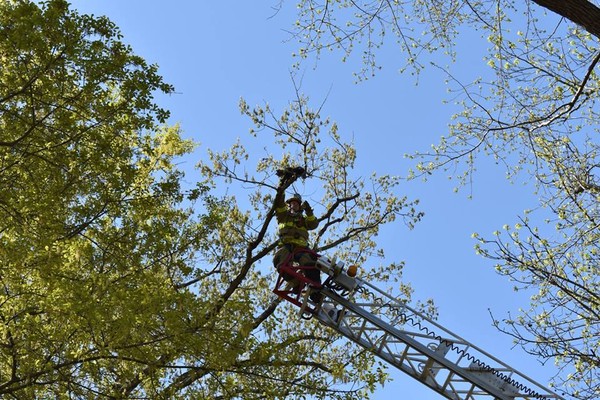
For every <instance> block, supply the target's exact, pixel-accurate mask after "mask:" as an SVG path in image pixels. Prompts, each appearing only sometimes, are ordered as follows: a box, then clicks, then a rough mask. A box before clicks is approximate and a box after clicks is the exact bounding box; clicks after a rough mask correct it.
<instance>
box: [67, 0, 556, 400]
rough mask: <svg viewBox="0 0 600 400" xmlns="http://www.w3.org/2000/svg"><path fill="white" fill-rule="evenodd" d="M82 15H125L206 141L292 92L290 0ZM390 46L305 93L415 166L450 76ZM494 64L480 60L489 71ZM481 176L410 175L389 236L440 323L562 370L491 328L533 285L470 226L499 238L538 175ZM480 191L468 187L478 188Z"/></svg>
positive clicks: (97, 9) (416, 386) (528, 365)
mask: <svg viewBox="0 0 600 400" xmlns="http://www.w3.org/2000/svg"><path fill="white" fill-rule="evenodd" d="M72 4H73V6H74V7H75V8H77V9H78V10H79V11H80V12H82V13H92V14H96V15H107V16H108V17H109V18H110V19H112V20H113V21H114V22H116V23H117V25H118V26H119V27H120V29H121V31H122V33H123V34H124V41H125V42H127V43H129V44H130V45H131V46H132V47H133V49H134V51H135V52H136V53H137V54H139V55H141V56H143V57H144V58H146V60H148V62H150V63H156V64H158V65H159V67H160V68H159V72H160V73H161V75H163V76H164V77H165V80H166V81H167V82H169V83H171V84H173V85H174V86H175V88H176V91H177V94H175V95H173V96H170V97H168V98H161V99H160V102H161V105H163V106H164V107H166V108H169V109H170V110H171V111H172V121H173V122H179V123H180V124H181V126H182V128H183V130H184V134H185V135H186V136H187V137H192V138H194V139H195V140H197V141H199V142H200V143H201V146H200V147H199V148H198V154H199V156H201V155H202V154H205V153H206V149H208V148H211V149H214V150H224V149H227V148H229V147H230V145H231V144H233V143H234V142H235V140H236V138H238V137H244V136H245V135H246V134H247V132H248V129H249V128H250V124H249V122H250V121H249V120H247V119H245V118H244V117H243V116H241V115H240V113H239V111H238V101H239V99H240V97H244V98H245V99H246V100H247V101H248V103H249V104H251V105H253V104H262V103H263V102H265V101H268V102H269V103H270V104H271V105H272V106H273V107H274V108H275V109H276V110H282V109H283V108H284V107H285V106H286V104H287V103H288V101H289V100H290V99H293V97H294V87H293V84H292V81H291V79H290V70H291V65H292V63H293V62H294V60H293V59H292V57H291V54H292V52H293V51H294V50H295V43H293V42H285V40H286V39H287V38H288V35H287V34H286V32H285V30H286V29H289V28H290V26H291V24H292V23H293V21H294V19H295V17H294V15H293V11H294V10H293V5H294V4H293V2H289V3H285V8H284V9H283V10H281V11H280V12H279V13H278V14H276V15H275V12H274V10H273V9H272V8H271V5H276V4H277V1H274V2H272V3H270V2H250V1H242V2H235V4H234V3H232V2H225V1H222V2H219V1H212V2H197V1H191V0H188V1H184V0H178V1H170V2H165V1H158V0H143V1H142V0H127V1H122V0H77V1H73V2H72ZM485 46H486V43H485V42H484V41H482V40H481V39H479V38H478V37H470V38H462V39H461V43H460V44H459V47H460V48H463V49H471V50H470V51H469V52H466V53H463V55H462V58H461V61H462V63H463V65H464V69H463V70H462V74H463V75H464V76H469V72H470V68H469V66H471V65H474V64H476V63H478V62H479V61H480V60H481V55H480V54H481V53H480V52H481V51H483V49H484V48H485ZM394 50H395V49H393V48H391V47H390V48H389V49H386V50H385V51H384V52H383V54H382V55H381V57H382V58H381V61H382V62H383V63H384V68H383V70H382V71H381V72H380V73H379V74H378V75H377V76H376V77H375V78H373V79H370V80H368V81H366V82H363V83H359V84H356V83H355V80H354V78H353V76H352V72H353V71H354V70H356V69H357V68H358V64H357V62H358V61H359V60H358V58H354V59H352V60H351V61H350V62H349V63H346V64H343V63H341V62H340V58H341V55H340V54H335V53H334V54H331V55H327V56H326V57H324V58H323V59H322V60H321V61H319V63H318V64H317V68H313V66H314V65H315V64H314V63H308V64H306V66H305V67H304V68H303V69H302V70H301V72H302V75H303V78H302V88H301V89H302V91H303V92H304V93H305V94H307V95H308V96H310V97H311V99H312V100H313V102H314V104H317V103H321V102H322V101H323V100H324V99H325V98H327V100H326V102H325V107H324V112H323V114H325V115H328V116H330V117H331V118H332V119H333V120H335V121H336V122H337V123H338V125H339V127H340V132H341V133H342V135H343V136H344V138H345V139H346V140H350V139H351V138H354V142H355V144H356V147H357V150H358V158H359V161H358V163H357V168H358V172H359V173H362V174H364V175H365V176H368V175H370V174H371V173H372V172H377V173H378V174H394V175H405V174H406V172H407V169H408V167H409V166H411V162H410V161H408V160H405V159H404V158H403V155H404V154H405V153H412V152H414V151H417V150H427V149H428V148H429V146H430V145H431V144H432V143H436V142H437V141H438V138H439V137H440V136H441V135H443V134H445V133H446V130H447V125H448V123H449V120H450V115H451V114H452V112H453V110H452V108H451V106H448V105H445V104H443V100H445V99H447V98H448V95H447V87H446V85H445V83H444V77H443V76H442V75H441V74H440V72H439V71H437V70H434V69H432V70H430V71H426V72H425V73H424V74H423V75H422V76H421V77H420V79H419V84H418V85H415V79H414V78H413V77H411V76H410V75H401V74H399V73H398V68H399V67H400V66H401V65H402V64H403V62H402V58H403V55H402V54H401V53H399V52H396V51H394ZM483 64H484V63H483V62H481V65H476V66H474V67H473V68H474V69H475V70H474V71H473V74H480V73H481V72H480V71H481V70H483V69H484V68H485V67H484V65H483ZM189 167H190V168H191V167H192V165H190V166H189ZM475 178H476V180H475V181H474V184H473V186H472V187H470V188H467V189H466V190H463V191H460V192H459V193H454V192H453V188H454V185H455V183H454V182H452V181H449V180H448V179H447V177H445V176H444V175H443V174H439V175H437V176H433V177H432V178H431V179H430V180H429V181H428V182H427V183H423V182H421V181H419V180H416V181H411V182H406V183H404V184H403V185H402V186H401V188H400V189H401V190H402V193H399V194H401V195H408V196H409V198H413V199H414V198H418V199H420V201H421V209H422V210H423V211H424V212H425V218H424V220H423V221H422V222H421V223H420V224H418V225H417V227H416V228H415V229H414V230H413V231H408V230H407V229H403V228H402V227H400V225H397V226H396V227H394V228H388V229H384V230H383V232H382V234H381V235H380V237H379V241H380V244H381V246H382V247H383V248H384V249H385V250H386V256H387V258H388V259H389V261H390V262H391V261H398V260H404V261H405V262H406V269H405V275H404V280H405V281H406V282H409V283H410V284H411V285H412V286H413V288H414V290H415V292H414V297H415V299H427V298H433V299H434V300H435V302H436V304H437V306H438V307H439V313H440V316H439V320H438V322H439V323H440V324H442V325H443V326H445V327H446V328H447V329H449V330H451V331H453V332H454V333H456V334H457V335H459V336H461V337H463V338H465V339H467V340H469V341H471V342H472V343H473V344H475V345H477V346H478V347H480V348H483V349H484V350H486V351H487V352H489V353H491V354H492V355H494V356H496V357H498V358H500V359H501V360H503V361H504V362H506V363H508V364H509V365H511V366H513V367H514V368H516V369H517V370H519V371H521V372H523V373H525V374H526V375H528V376H530V377H532V378H534V379H535V380H537V381H539V382H541V383H544V384H545V383H546V382H548V379H549V378H550V376H551V375H552V374H553V370H552V368H549V367H548V366H546V367H542V366H540V364H539V363H538V362H537V361H536V360H534V359H533V358H532V357H531V356H529V355H527V354H525V353H524V352H523V351H522V350H521V349H520V348H513V346H512V343H511V339H510V338H508V337H507V336H505V335H503V334H501V333H499V332H498V331H497V330H496V329H495V328H494V327H492V326H491V318H490V314H489V310H491V311H492V312H493V313H494V314H495V315H496V316H497V317H504V316H506V315H507V313H508V312H511V313H513V314H516V313H517V310H518V308H519V307H527V306H528V299H527V295H525V294H523V293H515V292H514V291H513V290H512V284H511V283H510V282H508V281H507V280H506V279H505V278H503V277H500V276H498V275H497V274H496V273H495V272H494V270H493V265H492V263H491V262H490V261H488V260H486V259H483V258H481V257H479V256H477V255H476V254H475V252H474V245H475V241H474V240H473V239H472V238H471V234H472V233H473V232H478V233H480V234H482V235H485V236H488V237H489V236H491V233H492V232H493V231H495V230H499V229H500V228H501V227H502V225H503V224H514V223H516V222H517V216H518V215H519V214H522V211H523V210H524V209H526V208H530V207H533V206H535V204H536V200H535V197H532V195H531V192H532V189H533V188H532V187H530V186H529V187H528V186H523V185H520V184H518V183H517V184H515V185H510V184H508V183H507V182H506V181H505V179H504V171H503V170H502V169H501V168H499V167H497V166H496V165H494V163H492V162H489V161H486V162H484V163H482V164H481V165H480V166H479V171H478V172H477V173H476V175H475ZM469 194H472V196H473V198H472V199H469V198H468V195H469ZM393 377H394V381H393V382H391V383H389V384H387V385H386V386H385V387H384V388H381V389H380V390H378V391H377V392H376V394H375V395H374V396H373V398H374V399H378V400H383V399H398V398H400V399H421V400H433V399H439V398H440V396H439V395H437V394H436V393H434V392H433V391H431V390H430V389H428V388H427V387H425V386H423V385H421V384H420V383H418V382H416V381H413V380H412V379H411V378H409V377H408V376H406V375H404V374H401V373H394V374H393Z"/></svg>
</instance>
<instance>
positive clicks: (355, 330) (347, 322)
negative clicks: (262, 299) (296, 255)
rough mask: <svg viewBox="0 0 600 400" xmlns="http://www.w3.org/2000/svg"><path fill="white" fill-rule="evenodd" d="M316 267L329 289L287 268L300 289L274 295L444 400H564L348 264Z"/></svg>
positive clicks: (324, 262)
mask: <svg viewBox="0 0 600 400" xmlns="http://www.w3.org/2000/svg"><path fill="white" fill-rule="evenodd" d="M317 266H318V268H319V269H320V270H321V271H323V272H325V273H326V274H327V275H328V279H327V280H326V281H325V283H324V284H323V285H312V286H311V285H310V281H307V280H306V278H304V276H303V275H302V271H301V269H302V268H306V267H298V266H284V267H283V270H284V272H285V273H287V274H288V277H290V276H291V277H292V278H296V280H295V281H294V283H295V286H294V285H293V284H292V285H290V284H289V283H287V282H286V281H284V280H282V279H281V278H280V279H279V280H278V282H277V285H276V288H275V290H274V292H275V293H276V294H277V295H278V296H280V297H281V298H283V299H285V300H288V301H290V302H291V303H292V304H294V305H296V306H298V307H300V310H301V311H300V313H301V314H302V315H304V316H309V317H314V318H316V319H317V320H319V321H320V322H321V323H323V324H325V325H326V326H328V327H330V328H332V329H334V330H336V331H337V332H339V333H340V334H341V335H343V336H345V337H346V338H348V339H350V340H351V341H353V342H355V343H357V344H359V345H360V346H362V347H364V348H365V349H368V350H370V351H372V352H373V353H374V354H375V355H376V356H378V357H379V358H381V359H382V360H384V361H386V362H388V363H389V364H390V365H392V366H394V367H396V368H397V369H399V370H401V371H402V372H404V373H406V374H408V375H409V376H411V377H412V378H414V379H416V380H418V381H419V382H421V383H423V384H424V385H426V386H428V387H429V388H431V389H433V390H434V391H436V392H438V393H439V394H441V395H442V396H444V397H445V398H447V399H451V400H484V399H485V400H489V399H501V400H517V399H523V400H532V399H540V400H542V399H547V400H551V399H557V400H564V398H563V397H561V396H559V395H558V394H556V393H554V392H552V391H551V390H549V389H547V388H545V387H544V386H543V385H541V384H539V383H537V382H535V381H534V380H532V379H530V378H529V377H527V376H525V375H524V374H522V373H520V372H518V371H516V370H515V369H513V368H511V367H510V366H508V365H506V364H505V363H503V362H502V361H500V360H498V359H497V358H495V357H493V356H492V355H490V354H488V353H486V352H485V351H483V350H482V349H480V348H478V347H476V346H474V345H473V344H471V343H469V342H467V341H466V340H464V339H462V338H460V337H459V336H457V335H455V334H453V333H452V332H450V331H448V330H447V329H445V328H444V327H442V326H441V325H439V324H437V323H436V322H435V321H433V320H431V319H429V318H427V317H426V316H425V315H423V314H422V313H420V312H418V311H416V310H414V309H412V308H411V307H409V306H408V305H406V304H404V303H403V302H401V301H400V300H398V299H396V298H394V297H392V296H390V295H388V294H387V293H385V292H383V291H381V290H380V289H378V288H377V287H375V286H373V285H371V284H370V283H368V282H366V281H364V280H362V279H360V278H353V277H350V276H348V275H347V274H346V273H345V272H344V271H343V264H342V265H339V264H338V265H336V263H335V261H330V260H328V259H326V258H319V260H318V262H317ZM280 272H281V271H280ZM288 280H289V279H288ZM292 287H293V288H292ZM315 290H319V291H320V293H321V294H322V297H323V298H322V300H321V301H320V302H319V303H314V302H311V301H310V300H309V295H310V293H311V292H313V291H315Z"/></svg>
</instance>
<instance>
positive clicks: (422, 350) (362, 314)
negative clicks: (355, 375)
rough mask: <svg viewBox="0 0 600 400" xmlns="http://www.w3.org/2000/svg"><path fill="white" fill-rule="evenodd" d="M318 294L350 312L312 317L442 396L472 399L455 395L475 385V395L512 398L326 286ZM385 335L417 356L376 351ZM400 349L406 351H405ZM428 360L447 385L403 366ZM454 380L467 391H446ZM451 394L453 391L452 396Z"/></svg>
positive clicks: (503, 398)
mask: <svg viewBox="0 0 600 400" xmlns="http://www.w3.org/2000/svg"><path fill="white" fill-rule="evenodd" d="M322 293H323V294H324V295H325V296H327V297H328V298H329V299H330V300H332V302H333V303H335V304H337V305H339V306H342V307H343V311H342V313H348V314H350V315H348V316H347V315H343V316H342V318H341V319H340V321H339V322H338V323H337V324H335V323H332V321H331V320H329V321H327V318H326V317H324V315H323V314H317V315H316V317H317V318H318V319H319V320H320V321H322V322H324V323H325V324H326V325H328V326H330V327H332V328H334V329H336V330H337V331H338V332H340V333H342V334H343V335H344V336H346V337H348V338H349V339H351V340H352V341H355V342H356V343H358V344H359V345H361V346H363V347H365V348H367V349H368V350H371V351H373V352H374V353H375V354H377V355H378V356H379V357H381V358H383V359H384V360H386V361H388V362H390V363H391V364H392V365H394V366H396V367H399V368H400V369H402V370H403V371H404V372H407V373H408V374H409V375H411V376H412V377H413V378H415V379H418V380H419V381H421V382H422V383H424V384H426V385H428V386H429V387H430V388H432V389H433V390H435V391H437V392H438V393H440V394H442V395H444V396H445V397H447V398H448V399H465V400H467V399H475V397H456V394H458V395H460V394H461V393H466V392H467V391H469V392H471V391H472V392H475V391H474V390H473V388H472V386H477V387H478V388H479V389H481V391H478V392H479V393H482V394H483V395H484V397H479V398H486V399H494V398H496V399H501V400H513V398H512V397H509V396H507V395H506V394H505V393H504V392H502V391H501V390H499V389H498V388H497V387H495V386H493V385H491V384H490V383H488V382H486V381H484V380H482V379H480V378H479V377H478V376H476V375H474V374H472V373H470V372H469V371H468V370H467V369H465V368H462V367H460V366H458V365H456V364H455V363H453V362H452V361H450V360H448V359H447V358H445V357H443V356H441V355H439V354H436V353H435V352H434V351H433V350H431V349H430V348H428V347H427V346H426V345H424V344H422V343H420V342H418V341H417V340H415V339H414V338H412V337H410V336H409V335H407V334H403V333H401V332H400V331H398V329H396V328H394V327H393V326H391V325H389V324H388V323H387V322H385V321H384V320H382V319H381V318H379V317H377V316H375V315H374V314H372V313H370V312H368V311H366V310H365V309H364V308H362V307H358V306H357V305H355V304H354V303H352V302H351V301H348V300H347V299H345V298H343V297H340V296H338V295H337V294H336V293H334V292H331V291H329V290H327V289H323V290H322ZM351 316H353V317H357V318H359V319H360V322H359V323H358V324H357V327H358V328H359V329H358V332H356V331H354V330H353V329H352V328H353V327H352V326H351V325H350V324H348V323H346V322H347V321H348V320H349V319H351V318H350V317H351ZM365 322H368V323H370V324H371V327H370V328H369V329H364V326H365ZM369 334H371V335H374V336H376V337H375V338H373V337H365V336H368V335H369ZM377 335H378V336H377ZM389 337H392V338H394V339H397V340H398V343H402V344H403V345H404V346H407V347H408V348H410V349H412V350H413V351H414V352H416V353H415V354H416V355H417V356H420V357H416V358H406V359H400V360H398V359H397V357H393V356H392V353H391V352H388V353H384V352H378V348H381V346H377V345H374V344H375V343H377V342H381V341H387V342H388V343H390V342H389V340H388V338H389ZM429 339H431V338H429ZM404 352H405V353H406V350H405V351H404ZM429 359H433V360H434V361H435V363H436V364H437V365H439V366H440V367H441V368H443V369H445V370H446V372H447V375H448V376H449V377H450V379H448V381H449V383H448V384H446V385H443V384H441V383H438V382H437V381H436V380H435V378H433V377H432V375H431V374H429V372H428V371H418V370H417V369H416V368H415V367H412V368H407V364H410V363H411V362H413V363H414V362H415V361H416V362H420V363H421V364H424V363H425V362H426V361H427V360H429ZM405 361H406V362H405ZM441 378H443V376H441ZM444 380H446V379H444ZM458 382H461V383H466V384H467V385H468V388H467V390H464V389H460V388H458V389H457V388H455V387H453V390H452V392H447V390H448V387H452V385H451V384H450V383H458ZM451 393H455V394H454V395H453V394H451Z"/></svg>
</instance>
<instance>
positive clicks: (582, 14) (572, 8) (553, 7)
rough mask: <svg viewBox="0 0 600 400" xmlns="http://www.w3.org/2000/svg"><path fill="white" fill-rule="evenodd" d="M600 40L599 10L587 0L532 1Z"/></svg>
mask: <svg viewBox="0 0 600 400" xmlns="http://www.w3.org/2000/svg"><path fill="white" fill-rule="evenodd" d="M532 1H533V2H534V3H536V4H538V5H540V6H542V7H544V8H547V9H548V10H550V11H553V12H555V13H557V14H558V15H561V16H563V17H565V18H567V19H569V20H571V21H573V22H574V23H576V24H577V25H580V26H581V27H583V28H585V30H586V31H588V32H589V33H591V34H592V35H594V36H596V37H597V38H600V8H598V7H597V6H596V5H595V4H593V3H592V2H591V1H587V0H532Z"/></svg>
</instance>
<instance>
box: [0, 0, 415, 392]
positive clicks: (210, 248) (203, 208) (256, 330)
mask: <svg viewBox="0 0 600 400" xmlns="http://www.w3.org/2000/svg"><path fill="white" fill-rule="evenodd" d="M121 39H122V38H121V35H120V33H119V30H118V29H117V27H116V26H115V25H114V24H113V23H112V22H110V21H109V20H108V19H106V18H104V17H100V18H97V17H93V16H87V15H79V14H78V13H76V12H74V11H73V10H70V9H69V6H68V4H67V3H66V2H65V1H63V0H50V1H46V2H41V3H34V2H30V1H25V0H15V1H2V2H0V57H1V61H2V62H1V63H0V165H1V167H0V180H1V182H2V184H3V185H2V186H3V190H2V192H1V193H0V282H1V291H0V321H1V324H0V395H1V396H2V397H3V398H19V399H21V398H82V399H83V398H165V399H167V398H169V399H170V398H194V399H196V398H223V399H225V398H245V399H253V398H256V399H264V398H304V397H305V396H306V395H308V394H310V395H313V396H315V397H316V398H332V399H335V398H339V399H342V398H344V399H352V398H356V399H358V398H364V397H365V396H367V395H368V393H370V392H372V391H373V390H374V388H375V387H376V385H378V384H379V383H381V382H383V381H385V379H386V374H385V372H384V370H383V369H380V368H376V367H375V366H374V365H375V364H376V361H375V360H374V359H373V357H372V355H370V354H368V353H366V352H363V351H361V350H359V349H357V348H356V347H355V346H354V345H352V344H349V343H347V342H344V341H341V340H338V339H337V338H336V336H335V335H333V334H332V332H329V331H327V330H326V329H325V328H322V327H320V326H318V324H316V323H315V322H314V321H303V320H300V319H299V318H298V317H297V315H296V314H295V312H294V310H292V308H291V307H290V306H287V305H286V306H284V305H280V304H279V302H278V301H276V300H274V299H273V298H272V296H271V293H270V289H269V286H270V285H272V284H273V283H274V273H273V270H272V266H271V260H270V258H271V253H272V250H273V248H274V242H275V237H274V231H275V228H274V226H273V204H272V203H273V198H274V195H275V193H276V192H277V190H285V189H286V188H282V187H279V185H278V180H277V178H276V177H275V171H276V169H277V168H280V167H283V166H294V165H301V166H303V167H304V168H306V170H307V171H308V173H309V177H310V178H309V180H308V181H307V183H306V185H307V186H309V182H310V187H311V188H312V189H311V190H314V192H313V191H311V192H309V193H306V195H307V196H309V197H310V198H311V199H312V200H314V201H313V203H314V205H315V210H316V212H317V216H318V217H319V219H320V222H321V227H320V230H319V232H318V235H317V236H316V237H315V238H314V244H315V247H316V248H317V249H318V250H319V251H330V252H334V251H335V252H337V253H338V255H339V256H340V257H342V256H343V257H345V258H347V259H348V260H349V261H354V262H359V263H360V262H363V261H365V260H367V259H370V258H371V257H372V256H377V255H381V252H380V251H379V249H378V248H377V246H376V243H375V241H374V237H375V236H376V235H377V232H378V229H379V227H380V226H381V225H382V224H386V223H391V222H394V221H395V220H396V219H400V220H403V222H404V223H405V224H406V225H408V226H409V227H410V226H412V224H413V223H415V222H417V221H418V220H419V218H420V216H421V214H420V213H419V212H418V211H417V210H416V209H415V203H414V202H411V201H409V200H408V199H406V198H398V197H397V196H395V195H394V194H393V193H394V191H395V188H396V187H397V185H398V180H397V178H394V177H390V176H375V175H374V176H372V177H370V179H363V178H357V177H354V176H353V175H352V169H353V164H354V161H355V159H356V151H355V149H354V147H353V146H352V144H349V143H345V142H344V141H343V139H342V137H341V135H340V134H339V133H338V130H337V126H336V125H335V124H334V123H332V122H330V121H329V120H328V119H323V118H322V117H321V116H320V109H316V110H313V109H311V108H310V106H309V102H308V100H307V99H306V98H304V97H302V96H300V95H298V97H297V99H296V101H294V102H292V103H291V104H290V106H289V109H288V110H286V111H283V112H282V114H281V116H278V117H276V115H275V114H274V113H273V112H272V110H271V108H270V107H267V106H263V107H256V108H250V107H249V106H248V105H247V104H245V103H243V102H242V104H241V110H242V112H243V113H244V114H245V115H247V116H248V117H250V118H251V120H252V122H253V123H254V124H255V125H256V127H257V128H258V129H257V130H256V132H255V133H254V140H255V141H258V142H260V143H261V146H264V144H265V143H273V144H272V145H268V146H270V151H269V152H268V153H267V155H266V157H265V158H264V159H256V160H254V161H255V162H256V168H253V167H250V164H249V162H250V159H251V158H252V157H254V154H251V153H250V152H249V151H247V150H246V149H247V148H248V147H247V146H249V145H244V144H242V142H240V143H236V144H234V145H233V147H232V148H231V149H229V150H226V151H223V152H216V151H215V152H212V153H211V154H210V158H209V160H207V161H201V162H200V163H199V166H198V167H199V171H200V173H201V179H200V180H199V181H198V182H196V183H193V184H192V185H189V184H186V185H183V182H184V181H183V172H182V171H179V170H178V169H177V168H176V167H175V162H174V160H175V159H177V158H178V157H180V156H183V155H186V154H189V153H190V152H191V151H192V149H193V148H194V145H193V143H191V142H189V141H187V140H184V139H182V135H181V132H180V129H179V127H178V126H167V125H165V123H166V120H167V118H168V115H169V114H168V112H167V111H165V110H163V109H161V108H160V107H159V106H157V105H156V104H155V100H154V97H153V96H154V95H155V94H156V93H157V92H163V93H171V92H172V90H173V88H172V87H171V86H170V85H168V84H166V83H164V82H163V80H162V78H161V77H160V76H159V75H158V73H157V67H156V66H154V65H148V64H146V62H145V61H144V60H143V59H141V58H140V57H138V56H136V55H135V54H134V53H133V51H132V49H130V48H129V47H128V46H126V45H124V44H123V43H122V41H121ZM273 154H282V155H281V157H275V156H273ZM299 184H300V182H297V183H294V185H299ZM225 187H226V188H227V190H224V188H225ZM401 267H402V265H401V264H397V265H392V266H385V267H384V266H380V267H374V268H372V269H365V271H364V274H365V275H367V276H369V277H372V278H374V279H377V278H381V279H388V277H389V276H393V277H394V278H396V279H398V278H399V277H400V275H401ZM400 290H402V291H403V293H404V295H405V297H406V298H407V300H408V298H409V297H410V288H409V287H407V286H404V285H400Z"/></svg>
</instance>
